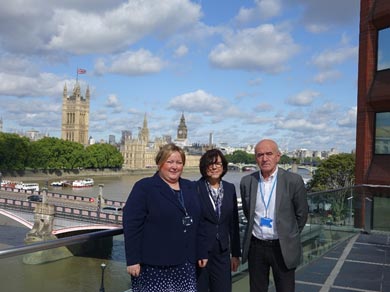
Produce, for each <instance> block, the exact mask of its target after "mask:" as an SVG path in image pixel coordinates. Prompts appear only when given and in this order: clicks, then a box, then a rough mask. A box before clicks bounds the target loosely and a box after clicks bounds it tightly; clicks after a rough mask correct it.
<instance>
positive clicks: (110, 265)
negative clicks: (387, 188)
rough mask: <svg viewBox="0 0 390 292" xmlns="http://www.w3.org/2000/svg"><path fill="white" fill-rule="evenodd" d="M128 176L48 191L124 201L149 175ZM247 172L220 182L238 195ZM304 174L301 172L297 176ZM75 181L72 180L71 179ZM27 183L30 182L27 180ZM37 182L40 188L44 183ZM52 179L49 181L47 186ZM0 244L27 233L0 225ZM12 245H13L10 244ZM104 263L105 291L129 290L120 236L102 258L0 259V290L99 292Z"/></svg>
mask: <svg viewBox="0 0 390 292" xmlns="http://www.w3.org/2000/svg"><path fill="white" fill-rule="evenodd" d="M152 174H153V172H151V173H150V174H129V175H121V176H112V177H106V176H97V177H93V179H94V181H95V185H94V186H93V187H91V188H84V189H72V188H69V187H65V188H53V187H51V186H49V191H51V192H58V193H67V194H77V195H81V196H87V197H94V198H95V197H97V195H98V194H99V185H104V187H103V196H104V198H106V199H110V200H115V201H122V202H124V201H126V199H127V197H128V194H129V192H130V190H131V188H132V187H133V185H134V183H135V182H136V181H138V180H139V179H141V178H143V177H146V176H150V175H152ZM247 174H249V172H236V171H229V172H227V174H226V175H225V177H224V179H225V180H227V181H229V182H232V183H233V184H234V185H235V186H236V190H237V195H238V196H239V183H240V180H241V178H242V177H243V176H244V175H247ZM301 175H305V173H301ZM183 177H184V178H187V179H190V180H197V179H199V177H200V175H199V172H195V171H193V172H184V174H183ZM74 179H76V178H74ZM30 181H31V180H30ZM42 181H43V180H40V181H39V183H40V185H41V186H42V185H44V184H45V182H44V181H43V182H42ZM52 181H53V180H52V179H51V180H50V181H48V182H49V184H50V183H51V182H52ZM0 232H1V233H0V243H2V239H5V238H6V237H7V240H8V242H7V245H8V246H13V245H20V242H23V238H24V236H25V235H26V233H27V232H28V230H27V229H25V228H20V227H17V226H9V225H0ZM13 243H14V244H13ZM102 263H105V264H106V265H107V267H106V269H105V291H107V292H108V291H110V292H124V291H129V289H130V277H129V276H128V275H127V273H126V264H125V257H124V244H123V236H122V235H120V236H116V237H115V238H114V240H113V248H112V251H111V253H110V254H109V255H108V256H107V257H106V258H104V259H103V258H100V259H99V258H92V257H79V256H73V257H70V258H66V259H63V260H59V261H56V262H52V263H46V264H40V265H26V264H23V261H22V256H18V257H13V258H6V259H2V260H0V282H1V283H2V284H1V286H2V288H1V291H6V292H20V291H30V292H38V291H39V292H52V291H56V292H62V291H63V292H69V291H88V292H89V291H99V289H100V284H101V282H100V281H101V268H100V265H101V264H102Z"/></svg>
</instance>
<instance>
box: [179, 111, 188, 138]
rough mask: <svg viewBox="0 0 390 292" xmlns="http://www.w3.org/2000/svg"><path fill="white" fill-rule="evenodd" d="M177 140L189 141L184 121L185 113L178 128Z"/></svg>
mask: <svg viewBox="0 0 390 292" xmlns="http://www.w3.org/2000/svg"><path fill="white" fill-rule="evenodd" d="M177 140H182V141H184V140H187V126H186V120H185V119H184V113H182V114H181V118H180V124H179V126H178V127H177Z"/></svg>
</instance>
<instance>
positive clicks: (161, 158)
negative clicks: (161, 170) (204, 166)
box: [155, 143, 186, 166]
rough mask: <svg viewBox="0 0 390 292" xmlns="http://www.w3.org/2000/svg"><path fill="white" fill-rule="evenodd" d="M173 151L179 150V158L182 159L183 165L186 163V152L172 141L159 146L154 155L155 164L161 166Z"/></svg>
mask: <svg viewBox="0 0 390 292" xmlns="http://www.w3.org/2000/svg"><path fill="white" fill-rule="evenodd" d="M173 152H179V153H180V156H181V160H182V161H183V166H184V165H185V164H186V154H185V153H184V150H183V149H181V148H180V147H179V146H177V145H175V144H174V143H169V144H165V145H164V146H162V147H161V148H160V151H158V153H157V155H156V159H155V161H156V165H158V166H161V165H163V164H164V163H165V161H167V159H168V157H169V156H171V154H172V153H173Z"/></svg>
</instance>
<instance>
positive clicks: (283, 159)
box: [279, 154, 293, 164]
mask: <svg viewBox="0 0 390 292" xmlns="http://www.w3.org/2000/svg"><path fill="white" fill-rule="evenodd" d="M292 161H293V160H292V158H291V157H288V156H287V155H286V154H283V155H282V156H281V157H280V160H279V164H291V163H292Z"/></svg>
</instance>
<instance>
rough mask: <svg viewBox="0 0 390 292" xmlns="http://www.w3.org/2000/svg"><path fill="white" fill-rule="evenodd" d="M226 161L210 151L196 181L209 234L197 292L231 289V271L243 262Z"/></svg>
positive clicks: (234, 197) (233, 198)
mask: <svg viewBox="0 0 390 292" xmlns="http://www.w3.org/2000/svg"><path fill="white" fill-rule="evenodd" d="M227 164H228V163H227V161H226V158H225V157H224V155H223V153H222V152H221V151H220V150H218V149H211V150H208V151H207V152H206V153H205V154H203V156H202V157H201V159H200V163H199V170H200V173H201V174H202V178H200V179H199V180H198V181H197V182H196V184H197V189H198V192H199V195H200V198H201V202H202V208H203V219H204V221H205V230H206V233H207V248H208V262H207V266H206V267H204V268H198V292H206V291H210V292H230V291H232V279H231V272H232V271H234V272H235V271H237V268H238V266H239V264H240V259H239V257H240V256H241V249H240V232H239V225H238V208H237V195H236V189H235V186H234V185H233V184H232V183H229V182H227V181H225V180H222V177H223V176H224V175H225V174H226V172H227Z"/></svg>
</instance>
